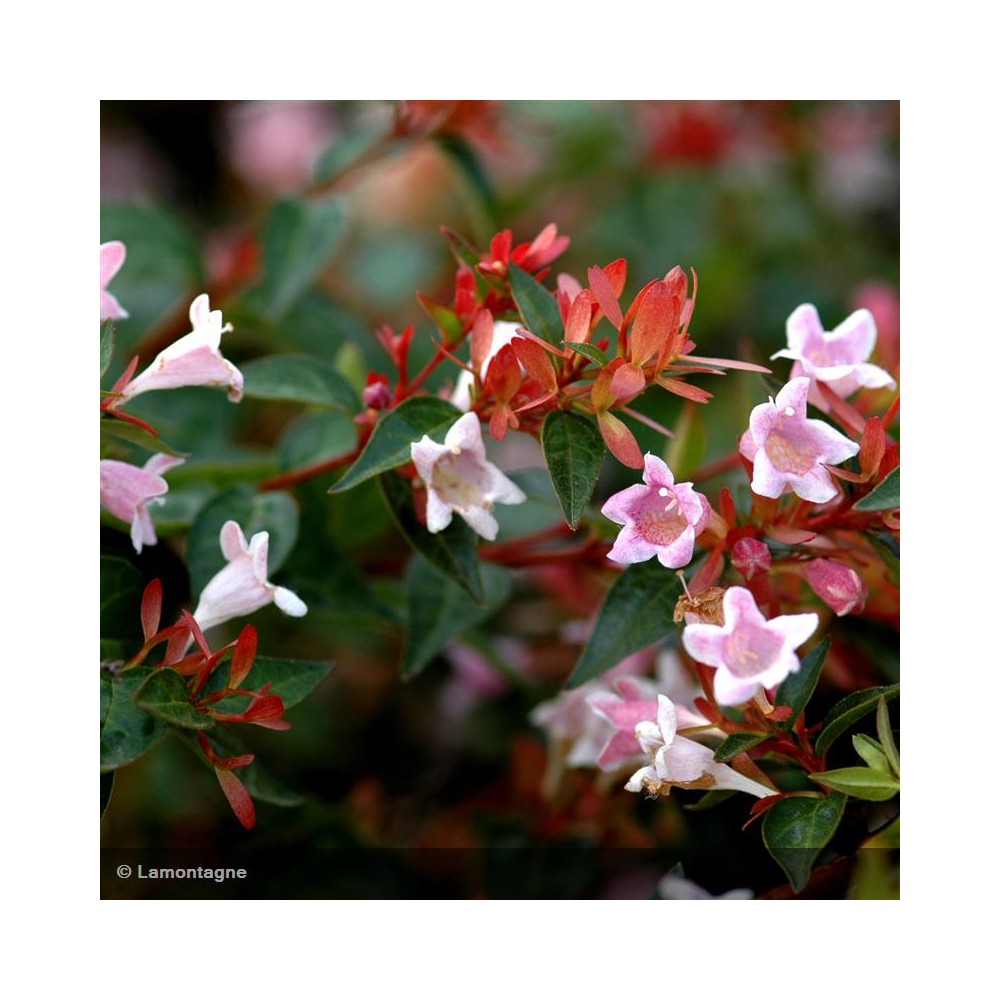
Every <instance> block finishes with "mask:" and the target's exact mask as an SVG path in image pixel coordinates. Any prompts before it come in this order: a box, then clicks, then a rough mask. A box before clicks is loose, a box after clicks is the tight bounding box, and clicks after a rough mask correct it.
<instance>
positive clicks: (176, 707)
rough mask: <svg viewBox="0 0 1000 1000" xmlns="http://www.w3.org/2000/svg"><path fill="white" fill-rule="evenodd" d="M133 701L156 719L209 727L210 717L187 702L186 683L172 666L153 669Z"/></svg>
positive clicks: (177, 724)
mask: <svg viewBox="0 0 1000 1000" xmlns="http://www.w3.org/2000/svg"><path fill="white" fill-rule="evenodd" d="M135 703H136V704H137V705H138V706H139V707H140V708H144V709H145V710H146V711H147V712H151V713H152V714H153V715H155V716H156V717H157V718H158V719H162V720H163V721H164V722H168V723H170V725H172V726H180V727H181V728H182V729H210V728H211V727H212V725H213V724H214V723H213V722H212V720H211V719H210V718H209V717H208V716H207V715H204V714H203V713H201V712H199V711H198V710H197V709H196V708H195V707H194V705H192V704H191V696H190V693H189V692H188V687H187V684H185V683H184V678H183V677H181V675H180V674H179V673H177V671H176V670H171V669H170V668H169V667H162V668H160V669H158V670H154V671H153V672H152V673H151V674H150V675H149V677H147V678H146V680H145V681H144V682H143V684H142V686H141V687H140V688H139V690H138V691H137V692H136V695H135Z"/></svg>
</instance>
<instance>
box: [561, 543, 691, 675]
mask: <svg viewBox="0 0 1000 1000" xmlns="http://www.w3.org/2000/svg"><path fill="white" fill-rule="evenodd" d="M681 593H682V590H681V584H680V580H679V579H678V577H677V574H676V573H674V572H672V571H671V570H669V569H666V568H665V567H664V566H662V565H661V564H660V563H659V562H658V561H657V560H656V559H650V560H649V561H648V562H643V563H635V564H633V565H631V566H629V567H628V569H626V570H625V572H624V573H622V574H621V576H619V577H618V579H617V580H616V581H615V582H614V585H613V586H612V588H611V590H610V591H608V596H607V597H606V598H605V599H604V604H603V605H602V607H601V611H600V614H599V615H598V617H597V623H596V624H595V625H594V630H593V632H592V633H591V635H590V639H589V640H588V642H587V645H586V647H585V648H584V650H583V654H582V655H581V657H580V659H579V660H578V661H577V664H576V666H575V667H574V668H573V673H572V674H571V675H570V677H569V680H567V681H566V687H568V688H574V687H578V686H579V685H580V684H583V683H584V682H585V681H589V680H592V679H593V678H595V677H600V676H601V674H603V673H604V672H605V671H607V670H610V669H611V668H612V667H613V666H616V665H617V664H619V663H621V661H622V660H624V659H625V657H626V656H628V655H629V654H630V653H635V652H636V651H637V650H640V649H642V648H644V647H645V646H648V645H650V643H653V642H656V640H657V639H662V638H663V637H664V636H665V635H668V634H669V633H671V632H672V631H673V630H674V629H675V628H676V626H675V625H674V621H673V614H674V606H675V605H676V604H677V599H678V598H679V597H680V596H681Z"/></svg>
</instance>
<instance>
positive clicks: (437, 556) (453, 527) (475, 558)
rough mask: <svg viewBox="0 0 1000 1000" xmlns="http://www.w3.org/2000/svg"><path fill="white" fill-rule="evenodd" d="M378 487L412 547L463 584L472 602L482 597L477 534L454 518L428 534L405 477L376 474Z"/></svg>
mask: <svg viewBox="0 0 1000 1000" xmlns="http://www.w3.org/2000/svg"><path fill="white" fill-rule="evenodd" d="M379 486H380V487H381V489H382V496H383V497H384V498H385V502H386V505H387V506H388V508H389V511H390V512H391V513H392V518H393V520H394V521H395V522H396V526H397V527H398V528H399V530H400V531H401V532H402V534H403V537H404V538H405V539H406V540H407V541H408V542H409V543H410V545H412V546H413V549H414V550H415V551H416V552H418V553H419V554H420V555H422V556H423V557H424V558H425V559H426V560H427V561H428V562H430V563H432V564H433V565H434V566H436V567H437V568H438V569H439V570H440V571H441V572H442V573H444V575H445V576H447V577H448V578H449V579H452V580H454V581H455V582H456V583H458V584H459V585H460V586H462V587H463V588H464V589H465V590H466V591H467V592H468V594H469V596H470V597H471V598H472V599H473V600H474V601H477V602H481V601H483V600H485V594H484V591H483V583H482V577H481V574H480V564H479V543H478V540H477V537H476V533H475V532H474V531H473V530H472V529H471V528H470V527H469V526H468V525H467V524H466V523H465V522H464V521H463V520H461V518H457V517H455V518H452V521H451V524H449V525H448V527H447V528H445V529H444V531H438V532H435V533H434V534H431V533H430V532H429V531H428V530H427V527H426V525H423V524H421V523H420V522H419V521H418V520H417V513H416V510H415V509H414V506H413V492H412V490H411V489H410V486H409V484H408V483H407V482H406V480H404V479H403V478H402V477H401V476H397V475H396V474H395V473H392V472H387V473H384V474H383V475H381V476H379Z"/></svg>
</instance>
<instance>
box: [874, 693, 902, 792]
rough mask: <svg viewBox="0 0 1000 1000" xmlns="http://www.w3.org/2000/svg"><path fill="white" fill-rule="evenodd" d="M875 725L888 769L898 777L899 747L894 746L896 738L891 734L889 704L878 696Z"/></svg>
mask: <svg viewBox="0 0 1000 1000" xmlns="http://www.w3.org/2000/svg"><path fill="white" fill-rule="evenodd" d="M875 719H876V722H875V725H876V727H877V731H878V738H879V742H880V743H881V745H882V750H883V752H884V753H885V756H886V760H888V762H889V769H890V770H891V771H892V773H893V774H894V775H896V777H897V778H898V777H899V747H897V746H896V738H895V736H893V734H892V724H891V723H890V721H889V706H888V704H887V703H886V700H885V698H879V700H878V710H877V711H876V713H875Z"/></svg>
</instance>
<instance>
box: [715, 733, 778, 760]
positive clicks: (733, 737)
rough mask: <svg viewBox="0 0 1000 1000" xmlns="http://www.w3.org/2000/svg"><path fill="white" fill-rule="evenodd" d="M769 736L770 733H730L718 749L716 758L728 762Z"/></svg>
mask: <svg viewBox="0 0 1000 1000" xmlns="http://www.w3.org/2000/svg"><path fill="white" fill-rule="evenodd" d="M767 737H768V733H730V734H729V735H728V736H727V737H726V738H725V739H724V740H723V741H722V742H721V743H720V744H719V746H718V748H717V749H716V751H715V759H716V760H717V761H721V762H722V763H726V762H727V761H730V760H732V759H733V758H734V757H738V756H739V755H740V754H741V753H745V752H746V751H747V750H749V749H751V748H752V747H755V746H757V744H758V743H763V742H764V740H766V739H767Z"/></svg>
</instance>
